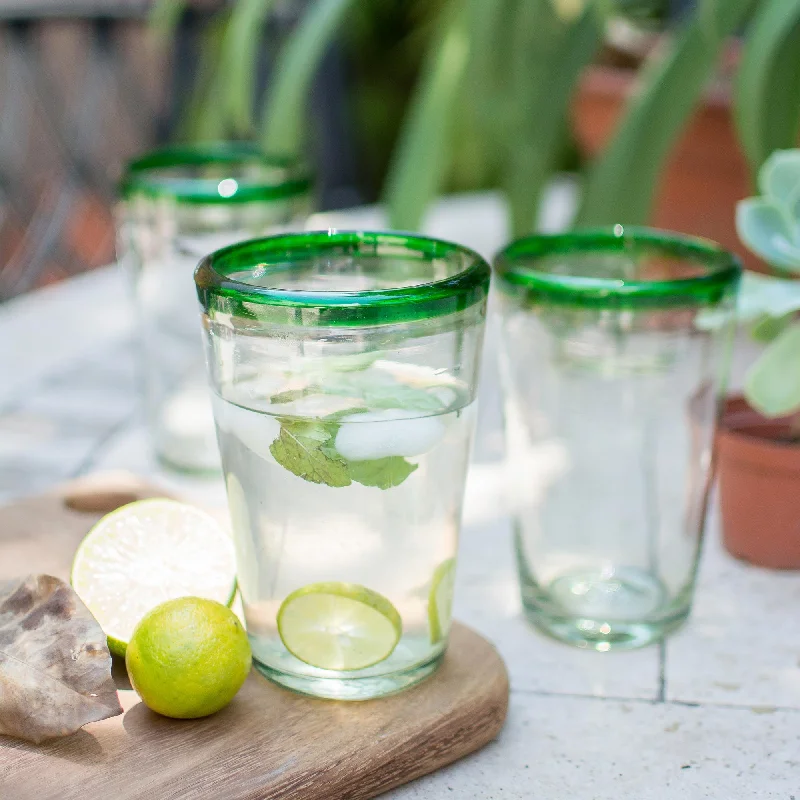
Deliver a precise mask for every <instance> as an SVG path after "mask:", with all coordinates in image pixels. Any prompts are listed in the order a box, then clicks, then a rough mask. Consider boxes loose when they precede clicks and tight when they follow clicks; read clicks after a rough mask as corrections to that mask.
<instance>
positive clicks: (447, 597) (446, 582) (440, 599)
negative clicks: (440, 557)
mask: <svg viewBox="0 0 800 800" xmlns="http://www.w3.org/2000/svg"><path fill="white" fill-rule="evenodd" d="M455 582H456V560H455V559H454V558H448V559H447V560H446V561H443V562H442V563H441V564H439V566H438V567H436V569H435V570H434V572H433V578H431V588H430V592H429V593H428V631H429V633H430V639H431V644H439V643H441V642H442V641H443V640H444V639H445V638H446V637H447V634H448V633H449V632H450V621H451V617H452V613H453V590H454V588H455Z"/></svg>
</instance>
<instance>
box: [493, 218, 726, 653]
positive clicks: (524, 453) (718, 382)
mask: <svg viewBox="0 0 800 800" xmlns="http://www.w3.org/2000/svg"><path fill="white" fill-rule="evenodd" d="M495 274H496V277H497V287H498V290H499V291H498V300H499V310H500V316H501V330H502V348H501V371H502V376H503V383H504V391H505V424H506V442H507V455H508V465H509V475H510V495H511V502H512V505H513V515H514V541H515V549H516V556H517V566H518V571H519V580H520V587H521V592H522V601H523V606H524V609H525V613H526V614H527V616H528V617H529V619H530V620H531V621H532V622H533V623H534V625H536V626H537V627H538V628H539V629H541V630H543V631H544V632H545V633H547V634H549V635H551V636H553V637H555V638H557V639H560V640H563V641H566V642H569V643H572V644H575V645H578V646H580V647H584V648H593V649H596V650H601V651H603V650H610V649H622V648H631V647H637V646H640V645H644V644H647V643H649V642H652V641H655V640H658V639H660V638H662V637H663V636H664V635H665V634H667V633H668V632H669V631H671V630H673V629H675V628H676V627H678V626H679V625H680V624H681V623H682V622H683V621H684V620H685V619H686V617H687V616H688V614H689V611H690V607H691V601H692V595H693V591H694V583H695V578H696V575H697V567H698V560H699V556H700V547H701V542H702V538H703V532H704V528H705V524H706V512H707V503H708V491H709V485H710V479H711V471H710V470H711V454H712V447H713V439H714V428H715V423H716V418H717V411H718V406H719V400H720V397H721V395H722V393H723V391H724V385H725V379H726V375H727V367H728V362H729V356H730V347H731V342H732V333H733V317H734V308H735V296H736V291H737V287H738V282H739V276H740V264H739V262H738V261H737V259H736V257H735V256H733V255H731V254H730V253H728V252H726V251H724V250H723V249H721V248H720V247H718V246H717V245H715V244H714V243H713V242H709V241H705V240H700V239H695V238H691V237H685V236H681V235H678V234H669V233H665V232H661V231H654V230H649V229H643V228H628V227H625V228H623V227H622V226H621V225H618V226H616V227H615V228H613V229H609V230H597V231H592V230H589V231H580V232H574V233H567V234H561V235H555V236H533V237H529V238H526V239H521V240H519V241H517V242H514V243H512V244H511V245H509V246H508V247H507V248H506V249H505V250H503V251H502V252H501V253H500V254H499V255H498V256H497V259H496V261H495Z"/></svg>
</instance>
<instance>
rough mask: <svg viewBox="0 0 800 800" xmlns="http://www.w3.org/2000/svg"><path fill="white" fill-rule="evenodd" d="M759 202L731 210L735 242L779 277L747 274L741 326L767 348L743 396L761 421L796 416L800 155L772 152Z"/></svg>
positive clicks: (799, 402)
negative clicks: (756, 411) (757, 257)
mask: <svg viewBox="0 0 800 800" xmlns="http://www.w3.org/2000/svg"><path fill="white" fill-rule="evenodd" d="M758 188H759V190H760V191H761V195H760V196H759V197H749V198H747V199H746V200H742V201H741V202H740V203H739V205H738V207H737V209H736V227H737V230H738V232H739V237H740V238H741V240H742V241H743V242H744V243H745V245H747V247H748V248H749V249H750V250H752V251H753V252H754V253H755V254H756V255H758V256H760V257H761V258H763V259H764V260H765V261H766V262H767V263H768V264H770V266H772V267H773V268H774V269H775V270H776V271H777V272H778V273H781V275H782V276H787V277H788V276H797V278H798V279H795V280H788V279H787V278H786V277H780V278H779V277H771V276H765V275H757V274H756V273H746V274H745V278H744V281H743V283H742V288H741V292H740V298H739V309H738V312H739V313H738V316H739V320H740V322H747V323H749V324H751V325H752V328H751V330H752V332H753V334H754V336H755V337H756V338H757V339H759V340H761V341H764V342H766V343H767V346H766V349H765V350H764V352H763V353H762V355H761V357H760V358H759V359H758V361H757V362H756V363H755V364H754V365H753V366H752V368H751V369H750V371H749V373H748V375H747V379H746V382H745V394H746V396H747V399H748V401H749V402H750V404H751V405H752V406H753V407H754V408H756V409H757V410H758V411H760V412H761V413H762V414H763V415H764V416H766V417H780V416H785V415H788V414H795V413H798V412H800V320H798V312H800V150H777V151H775V152H774V153H773V154H772V155H771V156H770V157H769V158H768V159H767V160H766V161H765V162H764V165H763V166H762V167H761V169H760V171H759V174H758Z"/></svg>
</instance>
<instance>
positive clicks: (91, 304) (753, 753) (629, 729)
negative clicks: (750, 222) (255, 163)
mask: <svg viewBox="0 0 800 800" xmlns="http://www.w3.org/2000/svg"><path fill="white" fill-rule="evenodd" d="M569 192H570V188H569V186H568V185H560V186H557V187H555V189H554V190H553V193H552V194H551V197H550V199H549V202H548V204H547V206H546V215H545V219H544V221H543V222H544V225H545V227H558V225H559V224H560V222H561V218H562V216H563V213H564V209H565V208H566V206H567V205H568V203H569ZM318 222H319V225H318V226H319V227H323V226H326V227H327V226H329V225H330V226H335V227H362V226H363V227H376V226H379V225H380V212H379V211H378V210H376V209H369V208H368V209H358V210H355V211H352V212H340V213H337V214H326V215H321V217H320V219H319V220H318ZM426 227H427V230H428V231H429V232H431V233H434V234H436V235H439V236H442V237H444V238H450V239H455V240H458V241H462V242H464V243H465V244H468V245H471V246H473V247H475V248H476V249H478V250H479V251H480V252H482V253H483V254H485V255H487V256H490V255H492V254H493V252H494V251H496V250H497V249H498V248H499V246H500V245H501V244H503V242H504V240H505V239H506V238H507V228H506V214H505V209H504V207H503V204H502V202H501V201H500V199H499V198H498V197H497V196H495V195H477V196H476V195H471V196H463V197H457V198H451V199H448V200H445V201H443V202H442V203H440V204H439V205H438V206H437V207H436V208H435V209H434V210H433V212H432V213H431V215H430V217H429V219H428V222H427V226H426ZM127 288H128V287H127V286H126V283H125V279H124V277H123V275H122V274H121V273H120V271H118V269H116V268H115V267H108V268H105V269H101V270H97V271H95V272H92V273H89V274H86V275H82V276H80V277H78V278H74V279H72V280H70V281H67V282H65V283H63V284H60V285H57V286H55V287H52V288H48V289H44V290H41V291H38V292H35V293H33V294H30V295H27V296H23V297H21V298H19V299H17V300H14V301H11V302H9V303H7V304H5V305H3V306H0V375H1V376H2V378H0V500H3V501H8V500H11V499H13V498H15V497H18V496H22V495H25V494H30V493H34V492H37V491H41V490H43V489H46V488H47V487H48V486H50V485H52V484H54V483H56V482H59V481H63V480H66V479H69V478H73V477H76V476H79V475H82V474H84V473H87V472H91V471H96V470H101V469H127V470H132V471H134V472H137V473H140V474H142V475H145V476H148V477H150V478H152V479H153V480H155V481H158V482H160V483H162V484H164V485H165V486H166V487H167V488H170V489H173V490H174V491H176V492H182V493H183V494H184V495H186V496H189V497H192V496H196V497H198V498H200V497H202V498H203V500H204V501H205V502H209V498H210V501H211V502H213V503H218V504H223V503H224V492H223V489H222V487H221V485H220V484H219V483H217V482H213V481H211V482H209V481H208V480H205V481H202V480H197V479H188V478H185V477H178V476H175V475H171V474H169V473H166V472H164V471H163V470H162V469H161V468H160V467H159V466H158V465H157V464H156V463H155V462H154V461H153V459H152V456H151V454H150V450H149V447H148V443H147V439H146V437H145V432H144V427H143V421H142V416H141V410H140V407H139V399H138V398H139V395H138V390H137V380H136V373H135V357H134V356H135V345H134V338H133V336H134V329H133V318H132V314H131V310H130V306H129V302H128V292H127ZM492 336H493V332H492V331H490V333H489V338H490V341H491V338H492ZM491 352H492V348H491V346H490V347H489V348H487V354H489V355H488V356H487V362H486V366H485V369H484V374H483V386H482V399H481V411H480V421H479V435H478V442H477V447H476V450H475V457H474V463H473V464H472V468H471V471H470V476H469V480H468V486H467V502H466V509H465V518H464V529H463V536H462V545H461V551H460V560H459V575H458V585H457V590H456V608H455V614H456V616H457V617H458V618H459V619H461V620H462V621H463V622H466V623H467V624H469V625H471V626H472V627H474V628H476V629H477V630H478V631H480V632H481V633H482V634H483V635H485V636H486V637H487V638H489V639H490V640H491V641H493V642H494V643H495V644H496V646H497V647H498V649H499V650H500V653H501V654H502V656H503V657H504V659H505V661H506V663H507V665H508V669H509V673H510V676H511V686H512V689H511V704H510V711H509V716H508V722H507V724H506V727H505V729H504V731H503V732H502V734H501V735H500V737H499V739H498V740H497V741H496V742H494V743H493V744H491V745H489V746H488V747H487V748H485V749H484V750H482V751H481V752H479V753H476V754H475V755H473V756H471V757H469V758H467V759H464V760H463V761H461V762H458V763H457V764H455V765H453V766H451V767H449V768H447V769H445V770H442V771H440V772H438V773H436V774H434V775H431V776H429V777H426V778H423V779H421V780H419V781H416V782H415V783H413V784H411V785H408V786H406V787H403V788H401V789H398V790H395V791H394V792H392V793H390V794H389V795H387V797H391V798H397V800H412V798H420V800H421V798H426V799H428V800H433V798H442V799H444V798H458V800H471V798H475V799H476V800H477V799H478V798H482V799H484V798H489V799H490V800H495V798H496V799H497V800H502V799H503V798H508V800H511V799H512V798H514V799H516V798H526V800H527V799H529V798H530V799H534V798H536V799H538V798H541V799H542V800H560V799H561V798H570V799H571V800H572V799H574V800H601V799H602V800H605V798H608V799H609V800H611V798H614V800H628V799H630V800H649V799H650V798H657V799H658V800H661V799H662V798H664V799H665V800H671V799H672V798H675V800H679V799H680V800H686V799H688V800H693V799H694V798H720V800H737V799H738V798H748V800H749V799H750V798H780V799H781V800H800V574H798V573H777V572H769V571H766V570H761V569H758V568H755V567H751V566H747V565H745V564H742V563H740V562H737V561H735V560H734V559H732V558H731V557H730V556H728V555H727V554H726V553H725V552H724V551H723V549H722V547H721V545H720V541H719V534H718V526H717V522H716V512H715V511H714V512H712V520H711V525H710V529H709V532H708V537H707V541H706V545H705V552H704V555H703V561H702V567H701V570H700V579H699V585H698V587H697V596H696V603H695V609H694V612H693V614H692V617H691V619H690V621H689V623H688V625H687V626H686V627H685V628H684V629H683V630H681V631H680V632H678V633H677V634H675V635H674V636H673V637H672V638H670V639H669V640H668V641H667V642H666V643H664V644H662V645H660V646H659V645H656V646H651V647H648V648H645V649H643V650H638V651H633V652H627V653H595V652H586V651H582V650H577V649H573V648H570V647H568V646H566V645H562V644H559V643H556V642H553V641H550V640H549V639H547V638H545V637H543V636H541V635H540V634H538V633H537V632H535V631H534V630H533V629H532V628H531V627H530V626H529V625H528V624H527V623H526V622H525V620H524V619H523V617H522V613H521V606H520V600H519V596H518V591H517V585H516V573H515V567H514V562H513V554H512V548H511V535H510V525H509V519H508V518H507V516H506V514H505V511H504V508H505V506H504V504H503V502H502V491H503V485H504V481H503V460H502V452H503V451H502V442H501V434H500V413H499V411H500V402H499V389H498V386H497V375H496V366H495V364H494V363H493V360H492V358H491ZM740 361H741V359H740ZM0 794H2V792H0Z"/></svg>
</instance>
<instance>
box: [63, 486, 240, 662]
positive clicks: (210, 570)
mask: <svg viewBox="0 0 800 800" xmlns="http://www.w3.org/2000/svg"><path fill="white" fill-rule="evenodd" d="M70 583H71V584H72V586H73V588H74V589H75V591H76V592H77V594H78V595H79V597H80V598H81V599H82V600H83V602H84V603H85V604H86V606H87V607H88V608H89V610H90V611H91V612H92V614H93V615H94V617H95V618H96V619H97V621H98V623H99V624H100V626H101V627H102V628H103V631H104V632H105V634H106V636H107V639H108V646H109V650H111V652H112V653H114V654H115V655H117V656H124V655H125V651H126V649H127V643H128V642H129V641H130V636H131V634H132V633H133V629H134V628H135V627H136V624H137V623H138V622H139V620H140V619H141V618H142V617H143V616H144V615H145V614H146V613H147V612H148V611H150V610H151V609H152V608H154V607H155V606H157V605H159V604H160V603H162V602H165V601H166V600H171V599H174V598H177V597H184V596H188V595H194V596H201V597H205V598H207V599H209V600H216V601H217V602H219V603H222V604H226V605H230V604H231V603H232V602H233V600H234V598H235V596H236V556H235V551H234V546H233V541H232V539H231V537H230V536H229V535H228V533H227V532H226V531H225V529H224V528H223V527H222V526H221V525H220V524H219V522H217V520H215V519H214V518H213V517H212V516H211V515H209V514H207V513H206V512H204V511H201V510H200V509H198V508H195V507H194V506H189V505H186V504H184V503H179V502H177V501H175V500H168V499H165V498H153V499H149V500H139V501H137V502H135V503H130V504H128V505H126V506H122V507H121V508H118V509H117V510H116V511H112V512H111V513H110V514H107V515H106V516H105V517H103V518H102V519H101V520H100V521H99V522H98V523H97V524H96V525H95V526H94V527H93V528H92V529H91V530H90V531H89V533H88V534H87V535H86V536H85V537H84V539H83V541H82V542H81V544H80V545H79V547H78V550H77V551H76V553H75V558H74V560H73V563H72V572H71V575H70Z"/></svg>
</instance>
